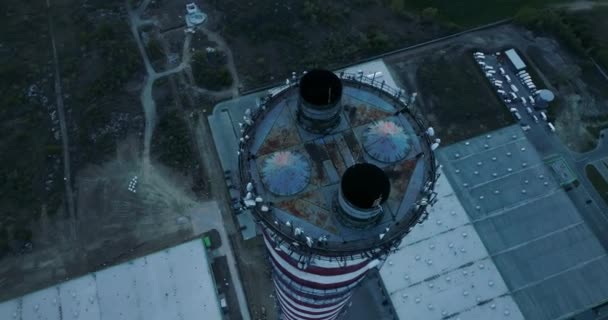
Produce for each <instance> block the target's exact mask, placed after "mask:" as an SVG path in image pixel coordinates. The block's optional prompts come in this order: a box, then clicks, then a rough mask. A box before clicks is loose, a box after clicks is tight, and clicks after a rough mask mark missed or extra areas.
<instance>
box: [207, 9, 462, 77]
mask: <svg viewBox="0 0 608 320" xmlns="http://www.w3.org/2000/svg"><path fill="white" fill-rule="evenodd" d="M203 9H204V10H206V11H208V12H210V13H216V14H212V15H213V16H215V17H221V19H219V20H218V21H216V22H214V21H213V19H212V21H210V24H209V27H210V28H212V29H217V30H218V31H219V32H220V33H221V34H222V36H223V37H224V38H225V39H226V41H227V42H228V45H229V46H230V47H231V49H232V51H233V54H234V57H235V62H236V65H237V69H238V71H239V74H240V80H241V81H242V82H243V83H242V84H243V86H244V87H245V89H249V88H252V87H259V86H262V85H264V84H269V83H276V82H277V81H281V80H283V79H285V78H286V77H289V76H290V75H291V72H292V71H297V72H301V71H304V70H307V69H310V68H313V67H324V68H330V69H331V68H337V67H339V66H341V65H344V64H346V63H352V62H354V61H357V60H360V59H362V58H365V57H369V56H372V55H375V54H379V53H383V52H386V51H390V50H393V49H397V48H400V47H403V46H406V45H408V44H414V43H419V42H422V41H425V40H430V39H432V38H436V37H437V36H440V35H443V34H446V33H449V32H451V31H453V29H451V28H450V27H449V26H446V25H442V24H440V23H437V22H435V21H434V20H433V19H432V17H427V18H424V17H422V16H421V15H420V14H418V13H416V12H406V11H404V10H401V11H399V10H394V9H393V8H391V7H390V5H388V2H387V1H384V0H355V1H351V0H335V1H323V0H306V1H301V0H285V1H279V2H277V1H274V0H260V1H255V2H247V1H240V0H224V1H209V2H207V7H205V5H203Z"/></svg>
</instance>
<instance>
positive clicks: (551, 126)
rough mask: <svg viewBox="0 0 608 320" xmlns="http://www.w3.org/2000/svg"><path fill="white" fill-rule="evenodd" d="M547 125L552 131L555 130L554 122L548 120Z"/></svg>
mask: <svg viewBox="0 0 608 320" xmlns="http://www.w3.org/2000/svg"><path fill="white" fill-rule="evenodd" d="M547 126H548V127H549V130H551V132H555V126H554V125H553V123H551V122H547Z"/></svg>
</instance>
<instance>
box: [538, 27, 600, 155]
mask: <svg viewBox="0 0 608 320" xmlns="http://www.w3.org/2000/svg"><path fill="white" fill-rule="evenodd" d="M534 42H535V43H534V44H530V46H529V47H528V48H527V50H526V54H527V56H528V60H529V61H531V62H533V63H534V64H535V66H536V67H537V69H538V71H539V72H540V73H541V75H542V76H543V79H541V80H544V83H545V84H546V86H547V87H548V88H550V89H551V90H553V91H554V93H555V95H556V100H555V102H554V103H552V104H551V105H550V107H549V111H548V113H549V117H550V118H551V120H552V121H553V123H554V124H555V127H556V128H557V131H556V133H557V135H558V136H559V138H560V140H561V141H562V142H563V143H564V144H565V145H567V146H568V148H570V149H571V150H573V151H577V152H584V151H589V150H591V149H593V148H595V146H596V145H597V140H598V138H599V131H600V130H601V129H603V128H608V79H605V78H603V77H602V76H601V74H600V73H599V72H598V71H597V69H596V68H595V66H594V65H592V64H591V62H590V61H589V60H587V59H583V58H580V57H577V56H574V55H572V54H571V53H570V52H568V51H567V50H566V49H564V48H563V46H561V45H560V44H559V43H558V42H557V41H555V40H554V39H551V38H547V37H535V38H534Z"/></svg>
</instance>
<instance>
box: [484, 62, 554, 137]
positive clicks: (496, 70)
mask: <svg viewBox="0 0 608 320" xmlns="http://www.w3.org/2000/svg"><path fill="white" fill-rule="evenodd" d="M513 52H514V51H513ZM473 58H474V59H475V60H476V61H477V63H478V65H479V66H480V68H481V69H482V71H483V72H484V74H485V75H486V77H487V78H488V81H490V83H491V85H492V87H494V89H495V91H496V93H497V94H498V96H499V97H500V99H501V100H502V101H503V102H504V104H505V107H506V108H508V109H509V110H510V111H511V113H512V114H513V117H515V118H516V119H517V121H518V122H519V124H520V125H521V128H522V130H524V131H529V130H544V131H546V132H549V133H551V132H553V131H554V130H555V127H554V126H553V124H551V123H550V122H548V121H547V117H546V112H545V111H544V109H543V108H542V107H541V106H542V104H543V102H542V101H540V99H539V97H538V88H537V87H536V84H534V82H533V80H532V79H531V77H530V75H529V74H528V73H527V72H526V71H525V70H526V69H525V67H524V68H520V70H517V69H516V67H515V66H514V64H513V63H512V62H511V60H510V59H509V58H508V57H507V55H506V53H505V52H504V51H503V52H494V53H487V54H486V53H482V52H475V53H474V54H473ZM522 63H523V62H522Z"/></svg>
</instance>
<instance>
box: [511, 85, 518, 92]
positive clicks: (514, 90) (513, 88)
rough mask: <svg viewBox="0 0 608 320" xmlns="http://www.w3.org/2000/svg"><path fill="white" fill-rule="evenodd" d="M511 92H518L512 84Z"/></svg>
mask: <svg viewBox="0 0 608 320" xmlns="http://www.w3.org/2000/svg"><path fill="white" fill-rule="evenodd" d="M511 90H513V92H519V89H517V87H516V86H515V85H514V84H512V85H511Z"/></svg>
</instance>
